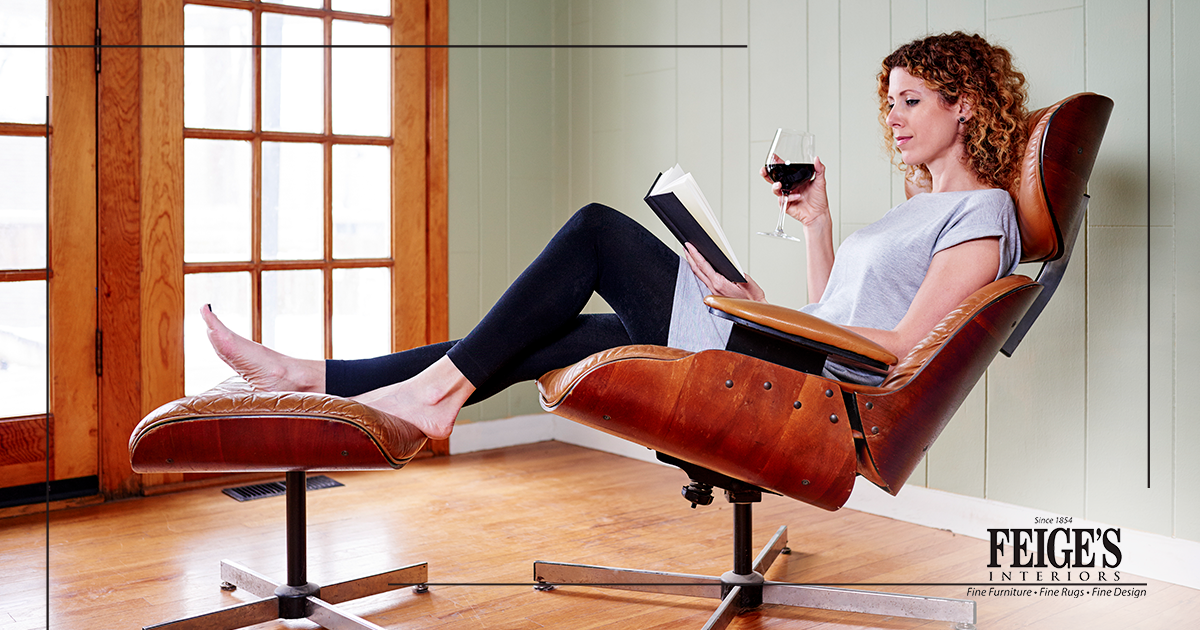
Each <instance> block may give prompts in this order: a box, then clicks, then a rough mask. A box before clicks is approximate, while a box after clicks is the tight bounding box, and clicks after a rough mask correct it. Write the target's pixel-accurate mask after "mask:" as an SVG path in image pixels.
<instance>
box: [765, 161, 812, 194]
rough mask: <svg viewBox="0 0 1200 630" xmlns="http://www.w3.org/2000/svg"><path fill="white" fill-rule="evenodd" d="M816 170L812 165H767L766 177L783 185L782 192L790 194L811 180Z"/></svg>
mask: <svg viewBox="0 0 1200 630" xmlns="http://www.w3.org/2000/svg"><path fill="white" fill-rule="evenodd" d="M814 172H816V169H814V168H813V165H812V164H768V165H767V177H770V178H771V181H773V182H779V183H780V184H783V192H785V193H790V192H793V191H795V190H796V189H797V188H800V186H802V185H804V184H806V183H808V181H809V180H811V179H812V176H813V173H814Z"/></svg>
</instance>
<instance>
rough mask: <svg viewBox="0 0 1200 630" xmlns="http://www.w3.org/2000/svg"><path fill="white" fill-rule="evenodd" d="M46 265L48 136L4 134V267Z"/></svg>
mask: <svg viewBox="0 0 1200 630" xmlns="http://www.w3.org/2000/svg"><path fill="white" fill-rule="evenodd" d="M2 101H4V98H2V97H0V102H2ZM45 266H46V139H45V138H20V137H16V136H0V269H41V268H44V267H45Z"/></svg>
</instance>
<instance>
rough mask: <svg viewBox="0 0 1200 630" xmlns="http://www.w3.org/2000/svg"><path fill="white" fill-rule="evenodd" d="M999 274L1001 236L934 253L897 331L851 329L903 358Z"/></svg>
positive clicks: (977, 240)
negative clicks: (947, 316) (949, 314)
mask: <svg viewBox="0 0 1200 630" xmlns="http://www.w3.org/2000/svg"><path fill="white" fill-rule="evenodd" d="M999 271H1000V239H999V237H988V238H978V239H974V240H970V241H966V242H963V243H959V244H958V245H955V246H953V247H949V248H946V249H944V250H942V251H940V252H938V253H936V254H934V256H933V261H932V262H931V263H930V265H929V271H927V272H926V273H925V279H924V280H923V281H921V288H920V289H918V290H917V295H916V297H915V298H913V302H912V304H910V305H909V307H908V312H907V313H905V315H904V318H903V319H901V320H900V323H899V324H897V325H896V327H895V328H894V329H892V330H880V329H877V328H859V327H854V326H850V327H849V328H850V330H853V331H854V332H857V333H858V334H860V335H862V336H864V337H866V338H868V339H870V340H872V341H874V342H875V343H878V344H879V345H881V346H883V347H884V348H887V349H888V350H889V351H891V352H892V354H895V355H896V356H897V357H900V358H904V357H905V356H907V355H908V353H909V352H910V351H912V349H913V347H914V346H916V345H917V344H918V343H920V342H921V340H922V339H924V338H925V336H926V335H928V334H929V331H931V330H933V327H934V326H937V324H938V322H940V321H942V319H944V318H945V317H946V314H947V313H949V312H950V311H951V310H952V309H954V308H955V307H957V306H958V305H959V304H961V303H962V301H963V300H965V299H966V298H967V297H968V296H969V295H971V294H972V293H974V292H976V291H978V290H979V289H981V288H983V287H984V286H986V285H987V284H989V283H990V282H992V281H993V280H995V279H996V275H997V274H998V273H999Z"/></svg>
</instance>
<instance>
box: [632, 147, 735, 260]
mask: <svg viewBox="0 0 1200 630" xmlns="http://www.w3.org/2000/svg"><path fill="white" fill-rule="evenodd" d="M668 192H672V193H675V196H676V197H678V198H679V203H682V204H683V207H685V208H687V209H688V212H690V213H692V216H694V217H695V218H696V222H697V223H699V224H700V227H702V228H704V231H705V232H707V233H708V235H709V236H710V237H712V240H713V242H714V243H716V244H717V247H720V248H721V251H722V252H724V253H725V256H726V257H728V258H729V262H732V263H733V266H734V267H736V268H737V270H738V272H739V273H741V274H742V275H745V273H746V272H745V271H744V270H743V269H742V264H741V263H740V262H738V259H737V256H735V255H734V254H733V248H732V247H730V245H729V239H727V238H726V237H725V231H724V230H722V229H721V224H720V223H719V222H718V221H717V218H716V215H714V214H713V211H712V206H710V205H708V200H707V199H705V197H704V192H703V191H701V190H700V185H699V184H697V183H696V179H695V178H694V177H692V174H691V173H684V172H683V169H682V168H680V166H679V165H678V164H676V165H675V166H673V167H671V168H670V169H668V170H667V171H666V172H664V173H663V174H662V177H659V179H658V183H657V184H655V186H654V188H653V189H652V190H651V191H650V194H652V195H657V194H661V193H668Z"/></svg>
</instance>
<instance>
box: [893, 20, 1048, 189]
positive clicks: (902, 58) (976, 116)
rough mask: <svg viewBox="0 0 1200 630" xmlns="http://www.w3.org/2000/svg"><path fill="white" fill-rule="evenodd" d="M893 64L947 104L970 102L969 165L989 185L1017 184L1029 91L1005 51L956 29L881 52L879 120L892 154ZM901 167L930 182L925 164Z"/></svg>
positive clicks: (965, 142)
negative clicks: (890, 93) (890, 91)
mask: <svg viewBox="0 0 1200 630" xmlns="http://www.w3.org/2000/svg"><path fill="white" fill-rule="evenodd" d="M893 68H904V69H905V70H906V71H908V73H909V74H911V75H912V76H914V77H916V78H918V79H921V80H923V81H925V84H926V85H927V86H928V87H929V88H930V89H932V90H934V91H936V92H937V93H938V94H939V95H940V96H941V99H942V102H943V103H944V104H946V105H954V104H956V103H958V100H959V99H961V98H965V99H966V100H967V102H968V103H970V106H971V117H970V118H969V119H968V120H967V122H966V124H965V128H964V132H963V147H964V149H965V150H966V160H967V166H968V168H970V169H971V171H972V172H973V173H974V174H975V176H976V177H978V178H979V179H980V181H982V182H984V183H986V184H988V185H989V186H992V187H994V188H1002V189H1004V190H1013V189H1015V187H1016V184H1017V182H1018V180H1019V179H1020V163H1021V154H1022V152H1023V150H1024V148H1025V141H1026V138H1027V130H1026V128H1025V117H1026V115H1027V112H1026V109H1025V101H1026V98H1027V96H1026V88H1025V75H1024V74H1022V73H1021V72H1020V71H1018V70H1017V69H1016V67H1015V66H1014V65H1013V61H1012V55H1011V54H1010V53H1009V52H1008V51H1007V50H1005V49H1004V48H1002V47H1000V46H993V45H991V44H989V43H988V42H987V40H985V39H984V38H983V37H980V36H979V35H968V34H966V33H963V32H961V31H956V32H954V33H949V34H942V35H931V36H929V37H925V38H922V39H918V40H915V41H912V42H909V43H907V44H904V45H903V46H901V47H899V48H897V49H896V50H895V52H893V53H892V54H890V55H888V56H887V57H885V58H884V60H883V68H882V70H881V71H880V73H879V121H880V123H881V124H883V127H884V141H885V144H886V145H887V149H888V154H889V155H890V156H892V158H893V159H895V156H896V153H897V151H896V145H895V142H894V140H893V138H892V129H891V127H889V126H888V124H887V115H888V107H887V104H888V103H887V94H888V86H889V82H890V78H891V72H892V69H893ZM899 168H900V169H901V170H903V171H905V176H906V177H907V178H909V179H911V180H913V181H916V182H921V181H922V180H924V181H928V178H929V171H928V170H927V169H926V168H925V165H923V164H904V163H903V162H901V163H900V164H899Z"/></svg>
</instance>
